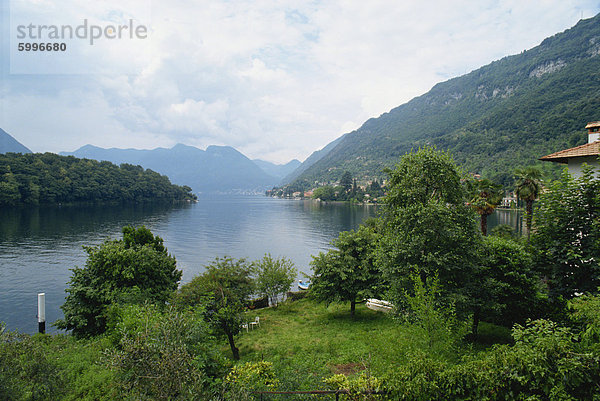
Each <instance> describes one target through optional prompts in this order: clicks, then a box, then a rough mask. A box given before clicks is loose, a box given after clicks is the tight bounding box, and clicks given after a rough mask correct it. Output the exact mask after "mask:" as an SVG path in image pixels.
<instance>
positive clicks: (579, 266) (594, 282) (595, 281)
mask: <svg viewBox="0 0 600 401" xmlns="http://www.w3.org/2000/svg"><path fill="white" fill-rule="evenodd" d="M535 225H536V231H535V233H534V234H533V237H532V244H533V245H534V246H535V248H536V249H537V250H538V256H539V257H538V260H537V263H538V268H539V269H540V271H541V273H542V274H544V275H546V276H547V277H548V278H549V286H550V292H551V295H552V296H553V298H554V299H558V298H563V299H571V298H573V297H574V296H575V295H576V294H578V293H586V292H596V291H597V290H598V287H600V258H599V257H598V255H600V178H599V177H598V175H597V172H596V171H595V170H594V169H592V168H591V167H588V168H585V169H584V171H583V175H582V176H581V177H580V178H573V177H572V176H571V175H570V174H569V172H568V171H567V170H566V169H565V171H564V172H563V174H562V176H561V178H560V179H559V180H556V181H554V182H552V183H551V185H550V187H549V189H548V191H546V192H545V193H543V194H542V195H541V196H540V201H539V208H537V210H536V213H535Z"/></svg>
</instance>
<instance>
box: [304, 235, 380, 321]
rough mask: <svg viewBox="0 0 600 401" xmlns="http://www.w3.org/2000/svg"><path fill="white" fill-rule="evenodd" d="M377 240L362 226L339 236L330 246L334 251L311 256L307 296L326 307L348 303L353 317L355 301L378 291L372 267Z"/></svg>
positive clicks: (375, 275)
mask: <svg viewBox="0 0 600 401" xmlns="http://www.w3.org/2000/svg"><path fill="white" fill-rule="evenodd" d="M378 238H379V236H378V234H377V233H376V231H375V229H374V227H372V226H366V225H361V226H360V228H359V229H358V230H357V231H344V232H341V233H340V235H339V236H338V238H337V239H335V240H333V241H332V242H331V244H332V245H333V246H334V247H336V248H337V249H332V250H330V251H328V252H327V253H323V252H320V253H319V255H317V256H313V260H312V262H311V263H310V264H311V266H312V268H313V272H314V274H313V276H312V280H311V288H310V293H311V295H312V296H313V297H314V298H315V299H317V300H320V301H324V302H327V303H330V302H335V301H349V302H350V314H351V315H354V310H355V308H356V301H357V300H360V299H363V298H365V297H368V296H373V295H374V294H376V293H377V292H378V290H380V289H379V285H380V273H379V270H378V269H377V267H376V266H375V263H374V259H375V254H374V251H375V248H376V245H377V241H378Z"/></svg>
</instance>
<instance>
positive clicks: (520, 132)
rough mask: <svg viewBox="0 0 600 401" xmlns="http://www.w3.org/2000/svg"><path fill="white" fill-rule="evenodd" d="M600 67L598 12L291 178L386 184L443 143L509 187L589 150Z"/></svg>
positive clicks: (368, 130) (446, 85)
mask: <svg viewBox="0 0 600 401" xmlns="http://www.w3.org/2000/svg"><path fill="white" fill-rule="evenodd" d="M599 66H600V14H599V15H597V16H595V17H593V18H590V19H586V20H581V21H579V22H578V23H577V24H576V25H575V26H574V27H573V28H571V29H568V30H566V31H564V32H562V33H559V34H556V35H554V36H552V37H550V38H547V39H545V40H544V41H543V42H542V43H541V44H540V45H539V46H537V47H534V48H532V49H531V50H527V51H524V52H523V53H521V54H518V55H514V56H508V57H505V58H503V59H501V60H498V61H494V62H493V63H491V64H489V65H486V66H484V67H481V68H479V69H477V70H475V71H472V72H470V73H468V74H466V75H463V76H460V77H457V78H453V79H450V80H448V81H446V82H442V83H439V84H437V85H435V86H434V87H433V88H432V89H431V90H430V91H429V92H427V93H426V94H424V95H422V96H419V97H416V98H414V99H412V100H411V101H409V102H408V103H405V104H403V105H401V106H399V107H396V108H394V109H392V110H391V111H389V112H388V113H384V114H382V115H381V116H380V117H378V118H372V119H369V120H368V121H366V122H365V123H364V124H363V125H362V126H361V127H360V128H359V129H357V130H356V131H353V132H350V133H348V134H346V135H345V136H344V137H343V138H341V139H338V140H336V141H334V142H332V143H331V144H330V145H334V143H335V142H337V143H335V146H333V149H331V150H330V151H329V152H328V153H327V154H326V155H325V156H323V157H321V158H320V159H319V160H317V161H316V162H314V163H312V164H310V165H308V166H306V162H305V164H303V165H302V166H300V168H299V169H298V170H296V171H302V174H300V176H297V177H293V176H292V177H291V178H292V180H295V181H296V182H297V183H300V182H305V183H307V184H310V183H312V182H314V181H315V180H316V181H329V180H331V181H335V180H338V179H339V178H340V177H341V175H342V174H343V172H344V171H346V170H348V171H350V172H351V173H352V174H353V176H354V177H357V178H358V179H359V180H360V179H362V180H368V179H371V178H375V177H380V178H381V177H384V176H385V175H384V174H383V173H382V170H383V169H384V168H385V167H392V166H393V165H394V164H395V163H396V162H397V161H398V159H399V158H400V156H402V155H403V154H405V153H407V152H409V151H410V150H411V149H416V148H419V147H421V146H424V145H436V146H437V147H438V148H441V149H447V150H449V151H450V152H451V153H452V154H453V156H454V158H455V159H456V161H457V162H458V163H459V164H460V165H462V166H463V168H464V169H466V170H467V171H471V172H478V173H481V174H482V175H483V176H486V177H488V178H493V179H495V180H496V181H498V182H502V183H504V184H505V185H508V184H510V183H512V174H513V171H514V168H515V167H517V166H523V165H527V164H531V163H535V162H536V160H537V159H538V158H539V157H541V156H543V155H545V154H549V153H552V152H556V151H558V150H560V149H565V148H570V147H573V146H576V145H580V144H583V143H585V141H586V134H585V130H584V129H583V128H584V126H585V124H586V123H587V122H589V121H596V120H599V119H600V67H599ZM330 145H328V147H329V146H330ZM543 168H545V169H549V170H552V171H554V169H555V168H556V167H554V166H551V165H550V163H546V164H545V165H544V166H543Z"/></svg>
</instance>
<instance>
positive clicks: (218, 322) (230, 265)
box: [176, 257, 254, 360]
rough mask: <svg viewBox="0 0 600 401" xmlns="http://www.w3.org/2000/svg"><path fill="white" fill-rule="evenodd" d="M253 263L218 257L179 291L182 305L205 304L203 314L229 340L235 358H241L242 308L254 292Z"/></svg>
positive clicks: (217, 331) (178, 298)
mask: <svg viewBox="0 0 600 401" xmlns="http://www.w3.org/2000/svg"><path fill="white" fill-rule="evenodd" d="M252 273H253V269H252V266H251V265H249V264H247V263H246V261H245V260H244V259H239V260H235V259H232V258H229V257H226V258H216V259H215V261H214V262H213V263H212V264H210V265H208V266H206V271H205V272H204V273H203V274H201V275H200V276H197V277H195V278H194V279H193V280H192V281H190V282H189V283H187V284H184V285H183V286H182V287H181V289H180V290H179V291H178V293H177V296H176V303H177V304H178V305H180V306H188V307H198V306H203V307H204V313H203V317H204V319H205V320H206V322H207V323H208V324H210V325H211V326H212V328H213V329H214V330H215V332H216V333H218V334H219V335H223V336H225V337H226V338H227V340H228V341H229V346H230V347H231V353H232V354H233V359H236V360H237V359H240V354H239V349H238V348H237V347H236V346H235V339H234V336H235V335H236V334H238V333H239V332H240V325H241V324H242V312H243V311H244V308H245V306H246V305H247V304H248V303H249V299H250V295H252V293H253V292H254V282H253V280H252V278H251V275H252Z"/></svg>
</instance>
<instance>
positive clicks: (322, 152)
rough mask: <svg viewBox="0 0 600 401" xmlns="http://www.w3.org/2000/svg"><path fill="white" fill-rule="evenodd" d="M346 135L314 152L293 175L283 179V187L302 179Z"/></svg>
mask: <svg viewBox="0 0 600 401" xmlns="http://www.w3.org/2000/svg"><path fill="white" fill-rule="evenodd" d="M346 135H347V134H345V135H342V136H341V137H339V138H337V139H335V140H333V141H332V142H329V144H327V145H326V146H325V147H323V148H322V149H320V150H316V151H314V152H312V153H311V155H310V156H308V158H307V159H306V160H304V162H302V164H301V165H300V166H298V167H296V169H295V170H294V171H292V172H291V173H289V174H288V175H286V176H285V177H283V179H282V180H281V184H282V185H285V184H289V183H290V182H292V181H294V180H296V179H297V178H298V177H300V176H301V175H302V174H303V173H304V172H305V171H306V170H308V169H309V168H310V167H311V166H312V165H314V164H315V163H316V162H318V161H319V160H321V159H322V158H324V157H325V156H327V155H328V154H329V152H331V151H332V150H333V149H334V148H335V147H336V146H337V145H338V143H340V142H341V141H342V139H343V138H344V137H345V136H346Z"/></svg>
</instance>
